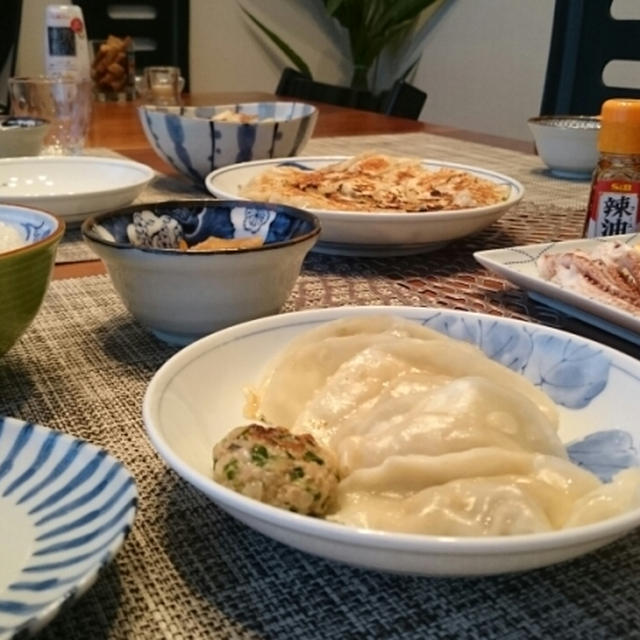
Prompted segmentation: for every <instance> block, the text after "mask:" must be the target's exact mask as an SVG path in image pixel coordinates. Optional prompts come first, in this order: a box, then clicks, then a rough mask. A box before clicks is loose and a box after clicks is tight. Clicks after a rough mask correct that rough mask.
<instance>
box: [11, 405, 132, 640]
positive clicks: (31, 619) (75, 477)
mask: <svg viewBox="0 0 640 640" xmlns="http://www.w3.org/2000/svg"><path fill="white" fill-rule="evenodd" d="M136 503H137V490H136V485H135V482H134V479H133V477H132V476H131V474H130V473H129V472H128V471H127V470H126V469H125V468H124V466H123V465H122V463H120V462H119V461H118V460H116V459H115V458H113V457H111V456H110V455H109V454H108V453H107V452H106V451H104V450H103V449H100V448H99V447H96V446H95V445H92V444H89V443H88V442H85V441H83V440H79V439H77V438H74V437H72V436H70V435H66V434H64V433H62V432H59V431H54V430H52V429H48V428H47V427H43V426H40V425H35V424H31V423H27V422H22V421H21V420H16V419H14V418H2V417H0V638H1V639H5V638H12V637H14V636H15V635H17V634H21V635H22V634H28V633H32V632H35V631H37V630H39V629H40V628H41V627H42V626H44V625H45V624H47V623H48V622H49V621H50V620H51V619H52V618H53V617H54V616H55V615H56V614H57V613H58V611H59V610H60V608H61V607H62V605H63V604H65V603H66V602H68V601H70V600H71V599H73V598H75V597H77V596H79V595H80V594H82V593H84V592H85V591H86V590H87V589H88V588H89V587H90V586H91V585H92V584H93V582H94V581H95V579H96V577H97V575H98V572H99V571H100V569H101V568H102V567H103V566H104V565H106V564H107V563H108V562H109V561H110V560H111V559H112V558H113V556H114V555H115V553H116V552H117V551H118V549H119V548H120V546H121V545H122V542H123V541H124V539H125V537H126V535H127V533H128V532H129V530H130V529H131V526H132V524H133V520H134V517H135V513H136Z"/></svg>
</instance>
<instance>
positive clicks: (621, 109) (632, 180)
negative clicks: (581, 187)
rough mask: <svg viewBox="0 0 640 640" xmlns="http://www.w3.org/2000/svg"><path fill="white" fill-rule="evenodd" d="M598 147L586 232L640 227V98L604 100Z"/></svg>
mask: <svg viewBox="0 0 640 640" xmlns="http://www.w3.org/2000/svg"><path fill="white" fill-rule="evenodd" d="M598 150H599V152H600V158H599V160H598V164H597V166H596V168H595V171H594V172H593V180H592V183H591V196H590V198H589V207H588V209H587V217H586V221H585V225H584V235H585V236H586V237H588V238H593V237H596V236H612V235H617V234H622V233H632V232H634V231H640V100H628V99H613V100H607V101H606V102H604V103H603V105H602V111H601V114H600V133H599V136H598Z"/></svg>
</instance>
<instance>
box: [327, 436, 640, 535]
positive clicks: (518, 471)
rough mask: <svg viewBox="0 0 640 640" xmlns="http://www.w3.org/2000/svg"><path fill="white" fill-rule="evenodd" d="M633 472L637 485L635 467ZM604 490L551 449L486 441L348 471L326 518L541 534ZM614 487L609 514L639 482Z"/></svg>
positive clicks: (445, 530) (461, 531) (583, 514)
mask: <svg viewBox="0 0 640 640" xmlns="http://www.w3.org/2000/svg"><path fill="white" fill-rule="evenodd" d="M634 472H635V473H636V477H635V483H636V485H635V486H636V488H637V486H638V480H639V477H638V476H640V471H639V470H634ZM623 473H624V472H623ZM622 481H624V478H623V479H622V480H621V482H622ZM630 486H632V482H631V481H628V480H627V482H626V487H630ZM602 490H603V485H602V484H601V483H600V481H599V480H598V478H597V477H596V476H594V475H593V474H592V473H590V472H588V471H586V470H584V469H581V468H580V467H578V466H576V465H574V464H572V463H570V462H568V461H566V460H562V459H559V458H556V457H554V456H544V455H541V454H531V453H513V452H507V451H504V450H501V449H491V448H485V449H474V450H470V451H464V452H461V453H455V454H447V455H443V456H399V457H393V458H389V459H387V460H386V461H385V462H384V463H383V464H382V465H380V466H378V467H374V468H370V469H361V470H358V471H355V472H354V473H352V474H350V475H349V476H348V477H347V478H346V479H345V480H344V481H343V482H342V483H341V484H340V486H339V490H338V509H337V511H336V512H335V513H334V514H333V515H332V516H331V519H332V520H334V521H336V522H341V523H343V524H348V525H352V526H357V527H364V528H368V529H381V530H385V531H398V532H405V533H429V534H434V535H450V536H457V535H465V536H487V535H515V534H523V533H540V532H543V531H553V530H556V529H561V528H564V527H567V526H575V525H576V524H578V523H579V522H581V521H587V520H588V517H589V516H588V515H587V511H589V507H588V506H587V505H591V509H590V511H591V514H592V515H595V511H596V509H594V505H595V503H602V502H604V499H603V498H602V497H601V495H600V494H601V492H602ZM610 493H611V492H610ZM612 493H613V494H614V495H615V498H614V499H612V500H609V501H608V502H607V504H608V511H607V513H608V515H607V517H610V516H611V515H615V514H617V513H621V512H622V511H624V510H626V509H628V508H630V506H632V503H633V502H635V505H636V506H637V504H638V503H639V499H638V498H639V496H638V495H637V489H636V495H632V492H631V491H629V490H627V491H623V492H621V491H615V490H614V491H613V492H612ZM576 507H577V510H578V513H575V511H576Z"/></svg>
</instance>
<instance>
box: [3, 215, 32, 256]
mask: <svg viewBox="0 0 640 640" xmlns="http://www.w3.org/2000/svg"><path fill="white" fill-rule="evenodd" d="M25 244H27V243H26V242H25V241H24V238H23V237H22V235H21V234H20V232H19V231H18V230H17V229H16V228H15V227H12V226H11V225H8V224H6V223H4V222H1V221H0V253H3V252H5V251H12V250H13V249H17V248H18V247H22V246H23V245H25Z"/></svg>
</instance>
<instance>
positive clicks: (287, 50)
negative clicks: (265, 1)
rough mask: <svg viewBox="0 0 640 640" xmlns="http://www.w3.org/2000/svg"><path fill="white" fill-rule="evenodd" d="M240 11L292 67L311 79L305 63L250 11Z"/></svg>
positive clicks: (309, 70) (243, 9)
mask: <svg viewBox="0 0 640 640" xmlns="http://www.w3.org/2000/svg"><path fill="white" fill-rule="evenodd" d="M240 8H241V9H242V11H244V13H245V14H246V15H247V17H248V18H249V19H250V20H251V21H252V22H253V23H254V24H255V25H256V26H257V27H258V28H259V29H260V30H261V31H262V32H263V33H264V34H265V35H266V36H267V37H268V38H269V39H270V40H271V42H273V44H275V45H276V46H277V47H278V49H280V51H282V53H284V55H285V56H287V58H289V60H290V61H291V62H292V63H293V65H294V66H295V67H296V69H298V71H299V72H300V73H302V74H303V75H304V76H306V77H307V78H310V79H313V76H312V75H311V69H309V66H308V65H307V63H306V62H305V61H304V60H303V59H302V58H301V57H300V56H299V55H298V54H297V53H296V52H295V51H294V50H293V49H292V48H291V47H290V46H289V45H288V44H287V43H286V42H285V41H284V40H283V39H282V38H280V36H278V35H277V34H276V33H274V32H273V31H271V29H269V28H268V27H266V26H265V25H264V24H263V23H262V22H260V20H258V18H256V17H255V16H254V15H252V14H251V12H250V11H247V9H245V8H244V7H242V6H241V7H240Z"/></svg>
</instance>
